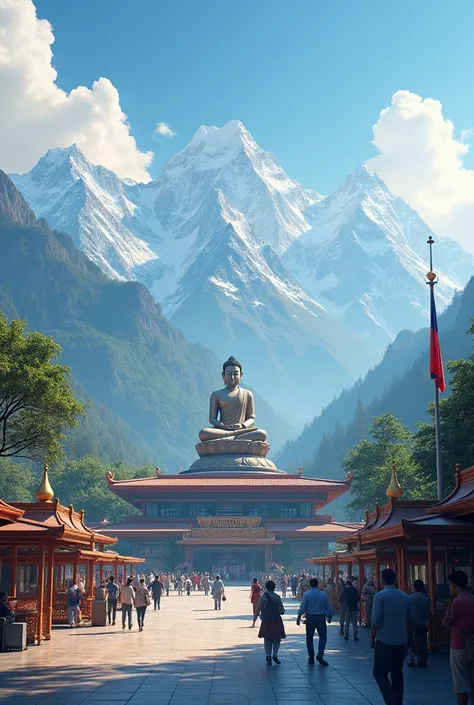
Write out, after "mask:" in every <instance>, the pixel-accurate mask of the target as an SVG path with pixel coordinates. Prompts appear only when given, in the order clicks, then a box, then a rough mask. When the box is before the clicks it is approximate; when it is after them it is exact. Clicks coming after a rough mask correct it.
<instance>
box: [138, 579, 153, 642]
mask: <svg viewBox="0 0 474 705" xmlns="http://www.w3.org/2000/svg"><path fill="white" fill-rule="evenodd" d="M150 602H151V600H150V592H149V590H148V588H147V587H146V585H145V578H141V579H140V585H139V586H138V587H137V591H136V593H135V607H136V608H137V620H138V631H139V632H142V631H143V623H144V621H145V612H146V608H147V607H148V606H149V604H150Z"/></svg>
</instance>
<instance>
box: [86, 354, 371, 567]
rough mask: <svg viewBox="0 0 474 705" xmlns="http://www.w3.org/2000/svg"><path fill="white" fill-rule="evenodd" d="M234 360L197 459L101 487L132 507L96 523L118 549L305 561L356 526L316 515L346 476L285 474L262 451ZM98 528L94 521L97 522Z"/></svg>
mask: <svg viewBox="0 0 474 705" xmlns="http://www.w3.org/2000/svg"><path fill="white" fill-rule="evenodd" d="M241 375H242V366H241V365H240V363H239V362H238V361H237V360H235V358H229V360H227V361H226V362H225V363H224V365H223V371H222V378H223V380H224V384H225V387H224V388H223V389H220V390H218V391H216V392H213V393H212V395H211V399H210V408H209V423H210V426H209V427H208V428H204V429H202V431H201V432H200V433H199V439H200V442H199V443H198V444H197V445H196V450H197V453H198V456H199V458H198V459H197V460H196V462H194V463H193V464H192V465H191V467H190V468H189V469H187V470H183V471H181V472H180V473H179V474H178V475H166V474H162V473H161V472H160V471H159V469H158V468H157V474H156V477H154V478H146V479H135V480H124V481H120V480H116V479H115V477H114V476H113V475H111V474H109V475H108V477H107V481H108V484H109V489H110V490H111V491H112V492H114V493H115V494H116V495H118V496H119V497H121V498H122V499H124V500H125V501H127V502H129V503H130V504H131V505H133V506H134V507H136V508H137V509H139V510H140V515H139V516H138V517H133V518H132V519H130V520H129V521H125V522H122V523H119V524H110V523H107V524H106V525H105V526H104V528H103V530H104V531H106V532H107V534H108V535H109V536H114V537H116V538H117V539H118V540H119V544H118V546H119V550H120V551H122V552H126V553H127V554H128V555H131V556H137V557H140V558H144V559H145V560H146V566H147V567H149V568H151V569H152V570H154V569H160V570H168V571H172V570H174V569H175V568H176V567H178V566H181V567H184V569H190V570H196V571H211V570H212V568H213V567H215V566H223V565H225V566H228V567H232V566H239V569H240V572H241V573H242V570H244V572H245V574H246V573H248V572H250V571H254V570H255V571H257V570H268V569H269V568H270V567H271V564H272V563H277V564H278V565H283V567H285V568H287V570H290V569H291V570H301V569H304V568H305V565H306V567H307V564H305V559H306V558H307V557H308V556H309V555H312V556H318V555H323V554H325V553H327V550H328V545H329V543H330V542H333V541H335V539H336V537H342V536H346V535H349V534H351V533H353V532H354V530H356V529H357V528H360V525H357V524H350V523H344V522H342V523H341V522H337V521H334V519H333V518H332V517H331V516H330V515H327V514H319V513H318V512H320V511H321V510H322V509H323V508H324V507H325V506H326V505H327V504H328V503H329V502H331V501H332V500H333V499H336V498H337V497H339V496H340V495H342V494H343V493H344V492H346V491H347V490H348V489H349V487H350V480H349V479H344V480H340V481H339V480H320V479H316V478H312V477H303V472H302V470H301V469H300V471H299V472H298V473H297V474H289V473H286V472H284V471H283V470H280V469H278V468H277V467H276V466H275V464H274V463H273V462H272V461H271V460H270V459H269V458H268V457H267V455H268V451H269V449H270V446H269V444H268V443H267V442H266V440H267V434H266V432H265V431H264V430H263V429H259V428H257V427H256V426H255V408H254V399H253V395H252V392H250V391H249V390H248V389H244V388H242V387H241V386H240V378H241ZM98 530H99V531H100V529H98Z"/></svg>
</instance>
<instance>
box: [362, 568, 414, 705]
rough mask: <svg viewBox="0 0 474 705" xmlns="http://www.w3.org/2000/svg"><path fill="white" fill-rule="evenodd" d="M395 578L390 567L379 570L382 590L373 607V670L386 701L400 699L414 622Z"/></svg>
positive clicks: (393, 703)
mask: <svg viewBox="0 0 474 705" xmlns="http://www.w3.org/2000/svg"><path fill="white" fill-rule="evenodd" d="M396 578H397V576H396V575H395V572H394V571H393V570H390V569H389V568H386V569H385V570H383V571H382V573H381V579H382V585H383V590H381V591H380V592H378V593H377V594H376V595H375V596H374V604H373V609H372V627H371V646H372V648H374V649H375V653H374V671H373V674H374V678H375V680H376V681H377V685H378V687H379V689H380V692H381V693H382V697H383V699H384V702H385V704H386V705H402V703H403V661H404V658H405V651H406V648H407V645H408V643H409V641H410V636H411V633H412V631H413V626H414V612H413V606H412V603H411V602H410V598H409V596H408V595H407V594H406V592H402V590H398V588H396V587H395V581H396ZM389 673H390V676H391V679H392V680H391V682H390V680H389V677H388V674H389Z"/></svg>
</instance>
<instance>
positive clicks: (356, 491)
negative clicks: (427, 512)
mask: <svg viewBox="0 0 474 705" xmlns="http://www.w3.org/2000/svg"><path fill="white" fill-rule="evenodd" d="M369 434H370V440H369V439H364V440H362V441H361V442H360V443H358V444H357V445H356V446H355V447H354V448H353V449H352V450H351V451H349V453H348V455H347V457H346V458H345V460H344V467H345V469H346V470H347V471H348V472H351V473H353V481H352V488H351V490H352V491H351V494H352V500H351V501H350V502H349V504H348V505H347V507H346V508H347V509H348V511H349V512H350V514H351V515H353V516H354V515H357V514H359V513H360V512H361V511H364V510H365V509H369V510H371V509H372V508H373V506H374V505H375V503H379V504H383V503H385V502H386V501H387V497H386V490H387V487H388V485H389V483H390V476H391V471H392V464H393V463H394V464H395V467H396V470H397V476H398V480H399V483H400V485H401V487H402V489H403V497H404V499H427V498H429V497H434V496H435V495H436V487H435V483H434V482H433V480H432V479H431V477H430V476H429V474H428V475H426V474H425V473H424V472H423V470H422V468H421V466H420V465H419V464H418V463H417V462H416V461H415V460H414V458H413V455H412V449H413V434H412V433H411V432H410V431H409V429H408V428H407V427H406V426H404V425H403V423H402V421H401V419H397V418H395V416H394V415H393V414H392V413H391V412H388V413H386V414H382V415H381V416H376V417H375V418H374V419H373V421H372V424H371V426H370V427H369Z"/></svg>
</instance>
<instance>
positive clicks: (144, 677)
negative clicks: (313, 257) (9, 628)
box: [0, 586, 454, 705]
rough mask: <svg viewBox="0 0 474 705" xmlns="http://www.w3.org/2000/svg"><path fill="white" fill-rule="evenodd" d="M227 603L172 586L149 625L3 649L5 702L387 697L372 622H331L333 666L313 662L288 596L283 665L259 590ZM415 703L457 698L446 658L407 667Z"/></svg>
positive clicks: (409, 702) (229, 704)
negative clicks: (376, 671)
mask: <svg viewBox="0 0 474 705" xmlns="http://www.w3.org/2000/svg"><path fill="white" fill-rule="evenodd" d="M227 594H228V597H229V599H228V600H227V602H226V604H225V606H224V608H223V610H222V611H220V612H219V611H217V612H216V611H215V610H214V609H213V605H212V601H211V600H210V598H208V597H205V596H204V595H203V594H202V593H193V594H192V595H191V596H190V597H189V598H188V597H186V596H182V597H179V596H177V595H175V594H173V593H172V594H171V595H170V597H169V598H166V597H163V598H162V609H161V610H160V611H159V612H154V611H153V610H148V611H147V615H146V620H145V630H144V632H143V633H139V632H138V631H137V630H136V628H134V629H133V630H132V631H131V632H129V630H128V629H126V630H125V631H122V629H121V624H120V620H119V623H118V624H117V626H116V627H104V628H95V627H94V628H93V627H89V626H84V627H79V628H77V629H74V630H73V629H68V628H63V627H59V628H56V629H55V630H54V635H53V639H52V640H51V641H50V642H43V644H42V646H41V647H30V648H29V649H28V650H27V651H26V652H21V653H18V652H12V653H7V654H0V703H1V705H105V704H107V705H112V704H114V703H115V705H289V704H290V703H292V704H293V705H309V703H311V705H336V704H337V705H346V703H347V704H350V705H383V701H382V699H381V697H380V694H379V692H378V689H377V686H376V684H375V681H374V680H373V677H372V651H371V649H370V648H369V644H368V636H369V635H368V630H365V629H362V630H361V633H360V641H359V642H357V643H354V642H352V641H351V642H345V641H343V640H341V639H340V637H339V625H338V624H332V625H330V626H329V629H328V647H327V652H326V656H327V659H328V661H329V663H330V666H329V668H321V666H319V665H317V664H316V665H315V666H313V667H311V666H308V665H307V655H306V647H305V636H304V627H299V628H298V627H297V626H296V624H295V615H296V610H297V606H298V603H297V602H296V601H294V600H291V599H287V600H285V601H284V602H285V606H286V609H287V613H286V614H285V617H284V620H285V629H286V631H287V635H288V637H287V639H286V640H284V641H283V642H282V646H281V649H280V658H281V660H282V664H281V666H276V665H273V666H271V667H269V666H267V665H266V663H265V656H264V650H263V643H262V640H261V639H258V636H257V635H258V628H256V629H252V628H251V605H250V602H249V599H248V598H249V588H247V587H237V586H235V587H234V586H231V587H228V588H227ZM405 682H406V698H405V700H404V703H405V705H441V703H442V704H443V705H446V703H450V702H452V701H453V699H454V696H453V693H452V685H451V679H450V674H449V664H448V660H447V658H446V657H445V656H435V657H432V658H431V659H430V668H429V669H427V670H426V671H421V670H418V669H406V670H405Z"/></svg>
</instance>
